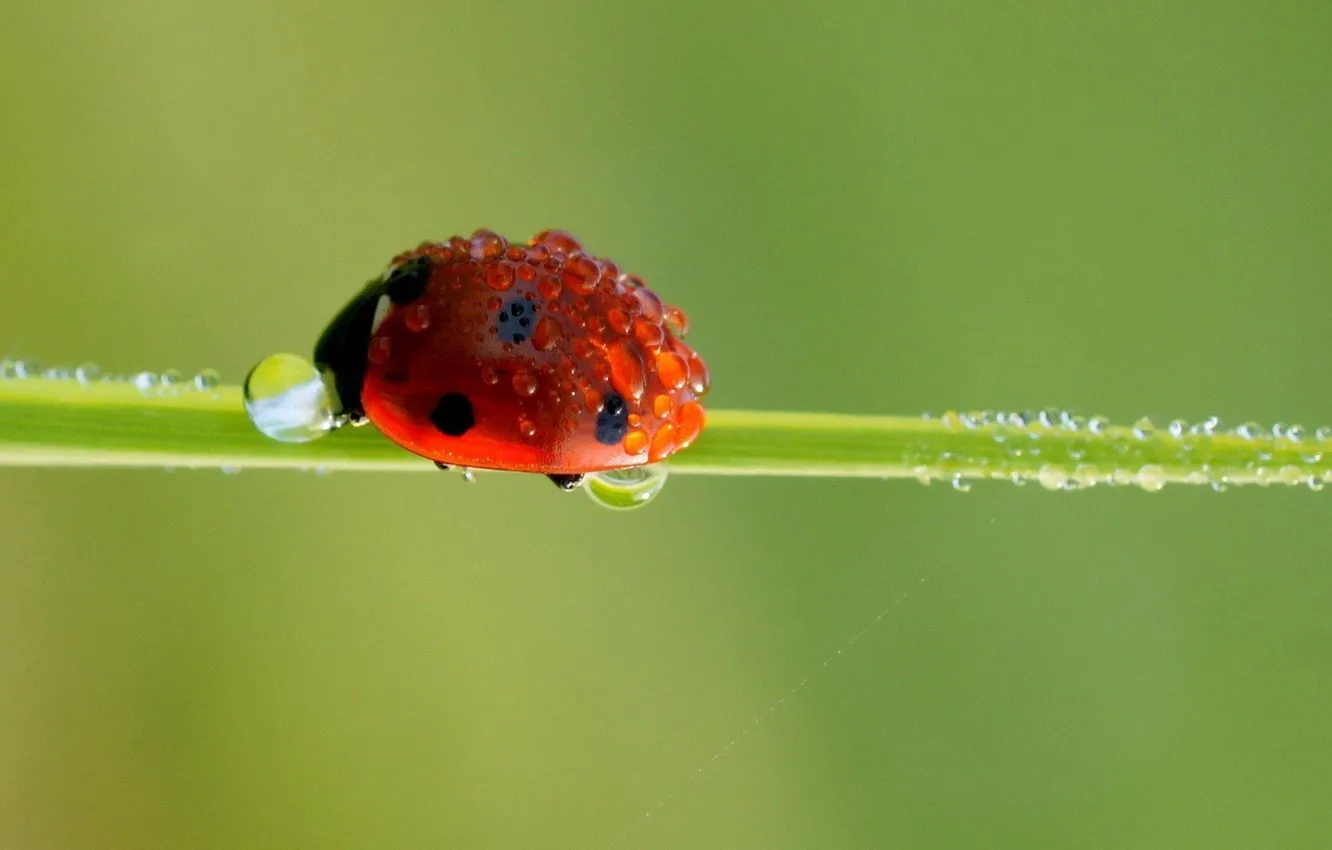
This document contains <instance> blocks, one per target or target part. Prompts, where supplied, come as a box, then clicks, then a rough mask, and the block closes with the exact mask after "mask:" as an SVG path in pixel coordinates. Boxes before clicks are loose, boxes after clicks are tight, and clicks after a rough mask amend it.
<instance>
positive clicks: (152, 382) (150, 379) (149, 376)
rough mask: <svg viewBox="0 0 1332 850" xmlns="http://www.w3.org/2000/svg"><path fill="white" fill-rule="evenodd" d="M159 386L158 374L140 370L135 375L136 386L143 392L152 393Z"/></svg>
mask: <svg viewBox="0 0 1332 850" xmlns="http://www.w3.org/2000/svg"><path fill="white" fill-rule="evenodd" d="M156 386H157V376H156V375H154V374H153V373H152V372H140V373H139V374H137V375H135V376H134V388H135V389H136V390H138V391H139V392H141V393H150V392H152V391H153V388H154V387H156Z"/></svg>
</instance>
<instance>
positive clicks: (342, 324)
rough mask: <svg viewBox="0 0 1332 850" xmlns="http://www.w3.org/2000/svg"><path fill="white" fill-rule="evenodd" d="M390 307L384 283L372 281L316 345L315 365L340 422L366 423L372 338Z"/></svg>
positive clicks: (336, 318)
mask: <svg viewBox="0 0 1332 850" xmlns="http://www.w3.org/2000/svg"><path fill="white" fill-rule="evenodd" d="M389 304H390V302H389V298H388V294H387V290H386V284H385V282H384V281H383V280H382V279H376V280H372V281H370V283H368V284H366V286H365V288H364V289H362V290H361V291H360V293H358V294H357V296H356V297H355V298H353V299H352V300H351V301H349V302H348V303H347V306H345V307H343V308H342V311H341V312H339V313H338V314H337V315H336V316H334V317H333V321H331V322H329V323H328V327H327V328H325V329H324V333H323V334H321V335H320V337H319V342H317V343H316V344H315V350H314V362H315V366H316V367H317V368H318V369H319V372H320V374H321V375H323V376H324V383H325V384H326V385H327V386H328V389H329V392H330V393H331V394H332V396H333V412H334V415H335V416H336V417H337V421H338V422H347V423H351V424H354V425H358V424H360V423H361V422H363V421H365V408H364V407H363V406H362V404H361V385H362V384H364V383H365V373H366V369H367V367H368V365H369V361H368V359H367V358H368V355H369V350H370V337H371V335H372V334H373V333H374V331H375V328H376V326H377V325H378V324H379V322H381V321H383V318H384V315H385V313H387V312H388V308H389Z"/></svg>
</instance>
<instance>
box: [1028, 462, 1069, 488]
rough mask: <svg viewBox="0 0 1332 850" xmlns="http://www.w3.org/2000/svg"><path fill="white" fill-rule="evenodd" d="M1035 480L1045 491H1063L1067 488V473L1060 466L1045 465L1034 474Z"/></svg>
mask: <svg viewBox="0 0 1332 850" xmlns="http://www.w3.org/2000/svg"><path fill="white" fill-rule="evenodd" d="M1036 480H1038V481H1040V482H1041V486H1042V487H1044V488H1045V489H1047V490H1063V489H1064V488H1065V487H1066V486H1068V473H1067V472H1065V471H1064V468H1063V467H1062V466H1056V465H1055V464H1052V463H1047V464H1045V465H1044V466H1042V467H1041V468H1040V470H1039V471H1038V472H1037V473H1036Z"/></svg>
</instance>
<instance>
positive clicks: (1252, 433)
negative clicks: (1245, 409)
mask: <svg viewBox="0 0 1332 850" xmlns="http://www.w3.org/2000/svg"><path fill="white" fill-rule="evenodd" d="M1235 435H1236V436H1238V437H1241V438H1243V439H1245V440H1259V439H1262V438H1263V437H1266V436H1267V434H1266V433H1265V432H1264V431H1263V426H1261V425H1259V424H1258V423H1257V422H1245V423H1244V424H1243V425H1241V426H1239V427H1238V428H1236V429H1235Z"/></svg>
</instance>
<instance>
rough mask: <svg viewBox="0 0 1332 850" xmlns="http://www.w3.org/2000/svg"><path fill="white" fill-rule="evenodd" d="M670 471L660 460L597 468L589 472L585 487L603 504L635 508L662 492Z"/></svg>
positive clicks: (624, 509)
mask: <svg viewBox="0 0 1332 850" xmlns="http://www.w3.org/2000/svg"><path fill="white" fill-rule="evenodd" d="M666 474H667V473H666V467H665V466H664V465H662V464H659V463H658V464H652V465H650V466H634V467H630V468H629V469H613V470H609V471H607V472H593V473H591V474H590V475H588V476H587V482H586V484H585V486H584V487H583V489H584V490H585V491H586V492H587V495H588V497H589V498H590V499H591V500H592V501H594V502H596V503H597V504H599V505H601V506H603V507H607V508H610V509H611V510H617V511H627V510H633V509H634V508H641V507H643V506H644V505H646V504H647V503H648V502H650V501H652V500H653V499H655V498H656V497H657V495H658V494H659V493H661V488H662V487H664V486H666Z"/></svg>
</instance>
